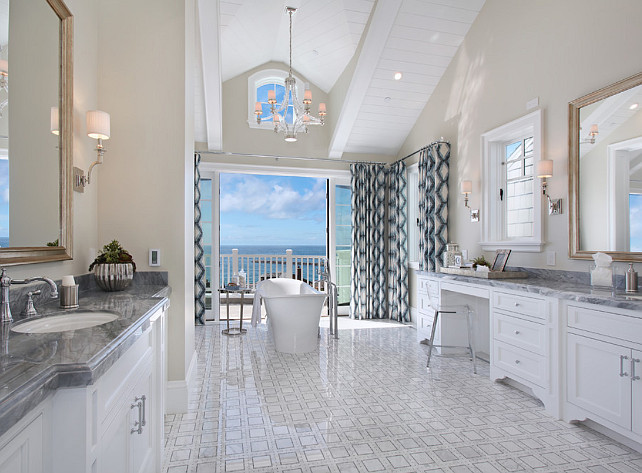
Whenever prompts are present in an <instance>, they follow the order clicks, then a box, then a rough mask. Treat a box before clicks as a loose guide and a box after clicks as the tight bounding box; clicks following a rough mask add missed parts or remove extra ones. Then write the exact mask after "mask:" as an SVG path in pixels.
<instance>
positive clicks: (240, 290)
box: [218, 287, 252, 335]
mask: <svg viewBox="0 0 642 473" xmlns="http://www.w3.org/2000/svg"><path fill="white" fill-rule="evenodd" d="M218 292H220V293H221V294H225V305H226V306H227V328H225V329H223V330H221V333H222V334H224V335H242V334H244V333H245V332H247V329H244V328H243V303H244V302H245V294H247V293H249V292H252V289H250V288H249V287H237V288H229V287H221V288H219V290H218ZM230 293H235V294H241V319H240V321H239V326H238V327H231V328H230Z"/></svg>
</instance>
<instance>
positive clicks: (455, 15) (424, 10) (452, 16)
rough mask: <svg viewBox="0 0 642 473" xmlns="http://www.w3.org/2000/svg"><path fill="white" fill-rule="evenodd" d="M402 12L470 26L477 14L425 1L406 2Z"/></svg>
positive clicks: (412, 0) (407, 0) (472, 11)
mask: <svg viewBox="0 0 642 473" xmlns="http://www.w3.org/2000/svg"><path fill="white" fill-rule="evenodd" d="M402 11H403V12H404V13H410V14H412V15H418V16H424V17H432V18H440V19H442V20H450V21H459V22H462V23H468V24H471V23H472V22H473V21H475V18H476V17H477V12H476V11H474V10H467V9H463V8H457V7H452V6H450V5H443V4H442V5H440V4H438V3H434V2H427V1H425V0H406V1H405V2H404V4H403V8H402Z"/></svg>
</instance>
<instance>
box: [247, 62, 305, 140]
mask: <svg viewBox="0 0 642 473" xmlns="http://www.w3.org/2000/svg"><path fill="white" fill-rule="evenodd" d="M287 77H288V73H287V71H283V70H281V69H263V70H261V71H258V72H255V73H254V74H251V75H250V76H249V77H248V78H247V124H248V125H249V126H250V128H257V129H263V130H270V131H272V130H273V129H274V125H273V124H272V121H262V122H261V124H260V125H259V124H258V123H256V115H255V114H254V105H256V89H257V88H258V87H259V86H262V85H265V84H270V83H278V84H281V85H283V86H285V79H286V78H287ZM293 77H294V80H295V81H296V93H297V95H298V96H299V97H303V93H304V89H305V88H304V82H303V81H302V80H301V79H300V78H298V77H297V76H295V75H293Z"/></svg>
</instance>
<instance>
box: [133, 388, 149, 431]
mask: <svg viewBox="0 0 642 473" xmlns="http://www.w3.org/2000/svg"><path fill="white" fill-rule="evenodd" d="M146 399H147V398H146V397H145V396H144V395H143V396H141V397H135V398H134V403H133V404H132V405H131V406H130V408H131V409H135V408H138V420H137V421H135V422H134V428H132V429H131V431H130V433H132V434H133V433H137V434H138V435H141V434H142V433H143V426H144V425H145V424H146V423H147V422H146V421H145V401H146Z"/></svg>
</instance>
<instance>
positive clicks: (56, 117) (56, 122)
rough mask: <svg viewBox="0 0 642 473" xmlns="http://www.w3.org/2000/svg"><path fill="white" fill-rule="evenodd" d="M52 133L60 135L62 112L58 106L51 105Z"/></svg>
mask: <svg viewBox="0 0 642 473" xmlns="http://www.w3.org/2000/svg"><path fill="white" fill-rule="evenodd" d="M50 121H51V133H53V134H54V135H60V113H59V112H58V107H51V118H50Z"/></svg>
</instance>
